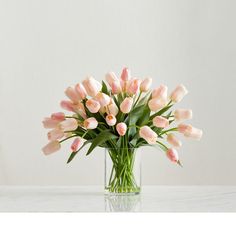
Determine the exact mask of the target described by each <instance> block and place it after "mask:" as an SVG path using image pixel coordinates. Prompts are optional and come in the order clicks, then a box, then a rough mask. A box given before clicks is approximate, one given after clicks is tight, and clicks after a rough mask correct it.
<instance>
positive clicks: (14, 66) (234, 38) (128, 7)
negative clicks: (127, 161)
mask: <svg viewBox="0 0 236 236" xmlns="http://www.w3.org/2000/svg"><path fill="white" fill-rule="evenodd" d="M235 7H236V4H235V1H233V0H232V1H227V0H222V1H220V0H219V1H217V0H215V1H213V0H212V1H210V0H179V1H174V0H173V1H168V0H162V1H161V0H156V1H155V0H148V1H144V0H143V1H136V0H120V1H109V0H100V1H95V0H94V1H92V0H86V1H85V0H84V1H78V0H65V1H63V0H38V1H36V0H34V1H32V0H21V1H17V0H15V1H13V0H1V1H0V108H1V109H0V184H6V185H84V184H91V185H95V184H103V159H104V153H103V150H102V149H97V150H96V151H95V152H93V153H92V155H91V156H89V157H85V150H84V151H82V152H81V154H80V156H78V157H77V158H76V159H75V160H74V161H73V162H72V163H71V164H70V165H66V160H67V156H68V153H69V151H68V150H69V146H68V145H64V147H63V149H62V151H60V152H57V153H55V154H54V155H52V156H50V157H45V156H43V155H42V153H41V147H42V146H43V145H44V144H45V143H46V142H47V139H46V130H44V129H43V128H42V125H41V120H42V119H43V117H45V116H47V115H49V114H50V113H51V112H55V111H58V110H59V109H60V107H59V101H60V100H61V99H63V98H64V93H63V92H64V89H65V88H66V87H67V86H69V85H73V84H75V83H77V82H78V81H81V80H82V79H83V78H84V77H85V76H86V75H88V74H91V75H93V76H94V77H95V78H96V79H98V80H101V79H103V78H104V74H105V73H106V72H107V71H110V70H113V71H115V72H117V73H120V71H121V69H122V67H123V66H124V65H126V66H129V67H130V68H131V70H132V71H133V74H135V75H136V76H139V77H141V78H142V77H144V76H151V77H153V78H154V85H155V86H157V85H159V84H160V83H165V84H167V85H168V86H169V88H170V90H171V89H173V88H174V87H175V86H176V85H177V84H179V83H183V84H185V85H186V87H187V88H188V90H189V91H190V93H189V95H188V96H187V97H186V98H185V99H184V101H183V102H182V103H181V104H179V105H178V106H179V107H184V108H192V109H193V111H194V119H193V120H192V121H191V122H192V123H193V124H194V126H197V127H201V128H202V129H203V130H204V136H203V139H202V140H201V141H200V142H193V141H184V145H183V148H182V149H181V151H180V155H181V159H182V162H183V164H184V168H179V167H178V166H175V165H173V164H172V163H170V162H169V161H168V160H167V159H166V157H165V155H164V154H163V153H162V152H159V151H157V150H155V149H150V148H149V149H145V150H143V152H145V155H144V156H143V159H142V162H143V183H144V184H171V185H175V184H176V185H186V184H187V185H195V184H202V185H207V184H215V185H218V184H223V185H229V184H236V171H235V170H236V169H235V167H236V154H235V153H236V152H235V145H236V142H235V141H236V138H235V132H236V129H235V123H234V121H235V118H236V112H235V103H234V102H235V97H234V93H235V89H236V86H235V85H236V83H235V80H236V76H235V75H236V66H235V65H236V32H235V23H236V16H235Z"/></svg>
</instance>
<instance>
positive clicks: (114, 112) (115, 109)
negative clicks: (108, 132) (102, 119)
mask: <svg viewBox="0 0 236 236" xmlns="http://www.w3.org/2000/svg"><path fill="white" fill-rule="evenodd" d="M106 113H107V114H112V115H114V116H116V115H117V114H118V113H119V109H118V107H117V106H116V104H115V103H111V104H109V105H108V106H107V107H106Z"/></svg>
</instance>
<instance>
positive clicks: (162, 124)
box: [152, 116, 169, 128]
mask: <svg viewBox="0 0 236 236" xmlns="http://www.w3.org/2000/svg"><path fill="white" fill-rule="evenodd" d="M152 122H153V125H154V126H156V127H158V128H166V127H167V126H168V125H169V120H168V119H166V118H165V117H162V116H156V117H155V118H154V119H153V120H152Z"/></svg>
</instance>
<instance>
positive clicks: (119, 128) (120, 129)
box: [116, 122, 127, 136]
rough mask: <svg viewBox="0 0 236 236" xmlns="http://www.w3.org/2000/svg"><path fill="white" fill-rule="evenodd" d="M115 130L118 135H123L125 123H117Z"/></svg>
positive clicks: (125, 128) (125, 127)
mask: <svg viewBox="0 0 236 236" xmlns="http://www.w3.org/2000/svg"><path fill="white" fill-rule="evenodd" d="M116 130H117V132H118V134H119V135H120V136H124V135H125V133H126V131H127V125H126V124H125V123H124V122H121V123H118V124H117V125H116Z"/></svg>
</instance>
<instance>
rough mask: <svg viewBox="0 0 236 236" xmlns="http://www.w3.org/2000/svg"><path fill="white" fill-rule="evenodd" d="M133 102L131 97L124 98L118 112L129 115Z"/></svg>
mask: <svg viewBox="0 0 236 236" xmlns="http://www.w3.org/2000/svg"><path fill="white" fill-rule="evenodd" d="M133 102H134V100H133V98H131V97H127V98H125V99H124V100H123V102H122V103H121V104H120V110H121V111H122V112H123V113H125V114H126V113H129V112H130V111H131V108H132V106H133Z"/></svg>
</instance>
